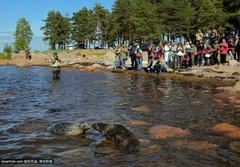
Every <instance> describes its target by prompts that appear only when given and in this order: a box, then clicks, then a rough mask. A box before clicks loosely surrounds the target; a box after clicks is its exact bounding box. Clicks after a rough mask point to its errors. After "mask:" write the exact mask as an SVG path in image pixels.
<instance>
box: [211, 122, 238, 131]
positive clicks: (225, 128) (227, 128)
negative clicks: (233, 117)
mask: <svg viewBox="0 0 240 167" xmlns="http://www.w3.org/2000/svg"><path fill="white" fill-rule="evenodd" d="M211 130H212V131H213V132H216V133H228V132H231V131H239V130H240V128H239V127H237V126H235V125H232V124H229V123H219V124H217V125H215V126H213V127H212V128H211Z"/></svg>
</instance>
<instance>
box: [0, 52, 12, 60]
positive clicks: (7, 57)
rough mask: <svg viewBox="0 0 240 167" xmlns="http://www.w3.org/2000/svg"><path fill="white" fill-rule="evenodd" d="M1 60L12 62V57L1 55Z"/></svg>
mask: <svg viewBox="0 0 240 167" xmlns="http://www.w3.org/2000/svg"><path fill="white" fill-rule="evenodd" d="M0 59H4V60H11V59H12V57H11V56H10V55H6V54H4V53H0Z"/></svg>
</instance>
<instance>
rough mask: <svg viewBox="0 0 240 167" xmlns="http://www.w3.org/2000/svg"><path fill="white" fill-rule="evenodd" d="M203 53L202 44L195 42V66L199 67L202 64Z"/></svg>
mask: <svg viewBox="0 0 240 167" xmlns="http://www.w3.org/2000/svg"><path fill="white" fill-rule="evenodd" d="M203 51H204V44H203V42H197V52H198V53H197V56H196V65H198V66H201V65H202V62H203Z"/></svg>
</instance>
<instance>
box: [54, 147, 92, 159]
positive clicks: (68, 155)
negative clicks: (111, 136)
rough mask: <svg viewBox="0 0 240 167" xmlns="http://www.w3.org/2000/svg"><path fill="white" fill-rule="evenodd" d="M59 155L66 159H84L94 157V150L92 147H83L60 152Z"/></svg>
mask: <svg viewBox="0 0 240 167" xmlns="http://www.w3.org/2000/svg"><path fill="white" fill-rule="evenodd" d="M57 156H58V157H60V158H61V159H64V160H65V161H82V160H86V159H90V158H91V157H94V152H93V151H92V150H91V148H90V147H81V148H77V149H71V150H67V151H63V152H60V153H58V154H57Z"/></svg>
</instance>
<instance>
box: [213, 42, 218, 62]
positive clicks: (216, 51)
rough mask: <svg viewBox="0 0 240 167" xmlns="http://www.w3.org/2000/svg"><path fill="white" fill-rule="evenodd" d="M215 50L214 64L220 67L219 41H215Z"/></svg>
mask: <svg viewBox="0 0 240 167" xmlns="http://www.w3.org/2000/svg"><path fill="white" fill-rule="evenodd" d="M213 49H214V52H213V55H212V57H213V64H218V65H219V60H218V56H219V43H218V40H217V39H216V40H215V41H214V44H213Z"/></svg>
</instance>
